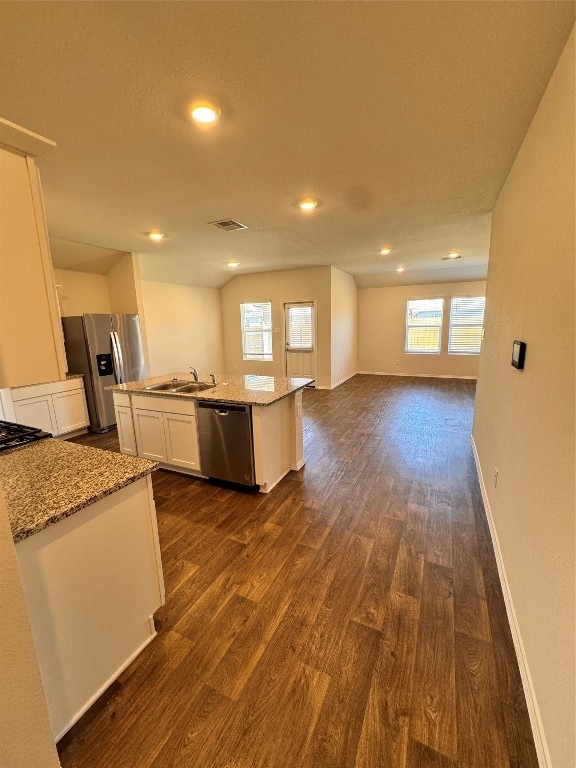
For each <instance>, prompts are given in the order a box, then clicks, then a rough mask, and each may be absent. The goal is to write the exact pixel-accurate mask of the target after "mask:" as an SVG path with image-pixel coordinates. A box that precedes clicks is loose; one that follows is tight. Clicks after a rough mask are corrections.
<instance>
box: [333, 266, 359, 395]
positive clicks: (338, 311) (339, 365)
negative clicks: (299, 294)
mask: <svg viewBox="0 0 576 768" xmlns="http://www.w3.org/2000/svg"><path fill="white" fill-rule="evenodd" d="M330 275H331V281H332V284H331V345H332V347H331V349H332V355H331V378H330V383H331V386H332V387H336V386H338V384H341V383H342V382H343V381H346V379H349V378H350V377H351V376H354V374H355V373H356V372H357V370H358V367H357V362H358V361H357V314H358V308H357V293H358V289H357V288H356V282H355V280H354V278H353V277H352V275H349V274H348V273H347V272H342V270H341V269H335V268H334V267H332V269H331V270H330Z"/></svg>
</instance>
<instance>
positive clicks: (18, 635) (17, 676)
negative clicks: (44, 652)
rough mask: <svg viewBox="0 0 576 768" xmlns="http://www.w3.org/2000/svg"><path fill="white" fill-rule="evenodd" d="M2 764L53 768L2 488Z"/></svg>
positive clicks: (54, 759) (55, 761)
mask: <svg viewBox="0 0 576 768" xmlns="http://www.w3.org/2000/svg"><path fill="white" fill-rule="evenodd" d="M0 605H1V606H2V630H1V631H0V680H1V681H2V684H1V685H0V765H1V766H3V767H4V766H6V768H57V767H58V766H59V765H60V763H59V761H58V756H57V754H56V748H55V746H54V741H53V739H52V730H51V727H50V720H49V716H48V707H47V705H46V699H45V698H44V690H43V688H42V681H41V678H40V669H39V666H38V660H37V658H36V652H35V649H34V643H33V640H32V630H31V628H30V621H29V619H28V611H27V608H26V601H25V598H24V590H23V588H22V582H21V580H20V571H19V569H18V560H17V557H16V550H15V548H14V544H13V542H12V533H11V531H10V524H9V522H8V515H7V512H6V508H5V505H4V499H3V497H2V493H1V489H0Z"/></svg>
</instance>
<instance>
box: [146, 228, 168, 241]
mask: <svg viewBox="0 0 576 768" xmlns="http://www.w3.org/2000/svg"><path fill="white" fill-rule="evenodd" d="M146 234H147V235H148V237H149V238H150V240H155V241H156V242H158V240H164V237H165V234H164V232H158V230H157V229H153V230H152V232H147V233H146Z"/></svg>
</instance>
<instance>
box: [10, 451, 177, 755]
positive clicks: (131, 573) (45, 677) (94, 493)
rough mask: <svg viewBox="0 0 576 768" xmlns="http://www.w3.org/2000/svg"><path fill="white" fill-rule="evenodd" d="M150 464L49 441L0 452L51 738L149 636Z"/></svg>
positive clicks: (153, 605)
mask: <svg viewBox="0 0 576 768" xmlns="http://www.w3.org/2000/svg"><path fill="white" fill-rule="evenodd" d="M155 468H156V465H155V464H154V463H153V462H150V461H145V460H143V459H134V458H130V457H128V456H121V455H120V454H118V453H113V452H110V451H102V450H99V449H97V448H88V447H86V446H81V445H76V444H74V443H68V442H65V441H61V440H53V439H44V440H40V441H38V442H35V443H33V444H30V445H27V446H25V447H21V448H16V449H14V450H12V451H7V452H5V453H3V454H2V455H1V456H0V485H1V486H2V490H3V493H4V495H5V499H6V506H7V509H8V515H9V518H10V524H11V528H12V536H13V539H14V542H15V545H16V554H17V557H18V564H19V568H20V574H21V578H22V583H23V586H24V592H25V595H26V603H27V606H28V614H29V617H30V623H31V626H32V634H33V637H34V643H35V646H36V653H37V655H38V661H39V664H40V669H41V672H42V682H43V685H44V692H45V695H46V701H47V704H48V710H49V713H50V720H51V724H52V733H53V735H54V738H55V739H56V740H57V739H59V738H60V737H61V736H62V735H63V734H64V733H66V731H67V730H68V729H69V728H70V727H71V726H72V725H73V724H74V723H75V722H76V720H77V719H78V718H79V717H80V716H81V715H82V714H83V713H84V712H85V711H86V709H88V707H89V706H90V705H91V704H92V703H93V702H94V701H95V700H96V699H97V698H98V696H100V695H101V694H102V692H103V691H104V690H105V689H106V688H107V687H108V686H109V685H110V684H111V683H112V682H113V681H114V680H115V679H116V677H117V676H118V675H119V674H120V673H121V672H122V671H123V669H125V668H126V667H127V666H128V664H129V663H130V662H131V661H132V660H133V659H134V658H135V657H136V656H137V655H138V654H139V653H140V652H141V651H142V650H143V648H144V647H145V646H146V645H147V644H148V643H149V642H150V641H151V640H152V639H153V638H154V636H155V634H156V631H155V628H154V623H153V619H152V616H153V614H154V612H155V611H156V610H157V609H158V608H159V607H160V606H161V605H162V604H163V603H164V581H163V576H162V565H161V559H160V548H159V543H158V532H157V525H156V510H155V506H154V500H153V497H152V484H151V478H150V473H151V472H152V471H153V470H154V469H155Z"/></svg>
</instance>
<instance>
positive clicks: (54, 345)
mask: <svg viewBox="0 0 576 768" xmlns="http://www.w3.org/2000/svg"><path fill="white" fill-rule="evenodd" d="M53 146H55V145H54V143H53V142H51V141H49V140H48V139H44V138H43V137H41V136H38V135H36V134H33V133H31V132H30V131H27V130H26V129H24V128H20V127H19V126H17V125H14V124H13V123H10V122H9V121H7V120H3V119H2V118H0V388H2V387H18V386H22V385H26V384H38V383H42V382H46V381H58V380H62V379H64V378H65V375H66V357H65V353H64V343H63V339H62V329H61V324H60V316H59V312H58V302H57V297H56V289H55V286H54V276H53V271H52V263H51V260H50V251H49V246H48V235H47V230H46V221H45V217H44V208H43V204H42V192H41V189H40V179H39V175H38V168H37V165H36V159H35V157H36V156H37V155H38V154H40V153H41V152H42V151H43V150H46V149H49V148H51V147H53Z"/></svg>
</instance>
